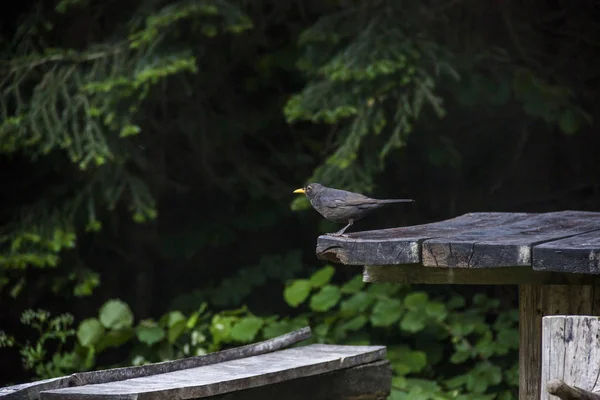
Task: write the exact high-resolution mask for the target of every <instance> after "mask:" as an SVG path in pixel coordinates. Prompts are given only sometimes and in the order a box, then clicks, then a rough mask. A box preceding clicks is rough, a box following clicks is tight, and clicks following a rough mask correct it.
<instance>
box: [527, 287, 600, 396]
mask: <svg viewBox="0 0 600 400" xmlns="http://www.w3.org/2000/svg"><path fill="white" fill-rule="evenodd" d="M519 296H520V299H519V331H520V349H519V371H520V374H519V380H520V384H519V400H539V399H540V396H541V393H542V388H543V387H545V383H544V385H543V386H542V382H541V379H542V375H541V369H542V318H543V317H544V316H548V315H595V314H598V313H600V287H599V286H597V285H572V286H566V285H563V286H556V285H521V286H519Z"/></svg>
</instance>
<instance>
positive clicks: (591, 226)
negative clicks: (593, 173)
mask: <svg viewBox="0 0 600 400" xmlns="http://www.w3.org/2000/svg"><path fill="white" fill-rule="evenodd" d="M584 235H585V236H584ZM579 236H582V237H583V239H584V240H585V241H586V243H588V245H587V246H586V247H585V249H583V250H582V251H583V252H587V253H586V254H587V257H588V258H587V259H588V260H589V257H590V254H593V255H594V257H596V256H595V255H596V254H600V213H596V212H586V211H561V212H552V213H544V214H523V213H471V214H466V215H463V216H460V217H457V218H454V219H450V220H447V221H441V222H436V223H432V224H425V225H418V226H408V227H403V228H393V229H385V230H379V231H367V232H356V233H350V234H348V235H347V237H346V236H342V237H335V236H327V235H324V236H320V237H319V240H318V243H317V257H319V258H321V259H325V260H329V261H332V262H337V263H342V264H348V265H402V264H422V265H424V266H427V267H441V268H448V267H454V268H492V267H532V268H534V269H535V268H537V267H539V268H540V269H543V270H546V271H556V272H579V273H599V274H600V268H597V266H598V261H596V259H595V258H594V262H595V264H594V268H589V263H588V264H586V265H588V267H587V268H581V267H572V266H571V265H570V264H569V263H568V258H567V259H565V258H564V257H563V258H560V257H554V258H552V257H549V256H548V251H551V252H553V254H557V250H558V251H560V248H557V247H554V248H552V247H549V246H551V244H552V243H553V242H555V241H563V243H565V244H568V243H577V240H578V237H579ZM566 238H570V239H569V240H564V239H566ZM538 246H542V247H540V248H541V249H546V250H543V251H542V252H541V253H540V252H537V251H536V250H535V249H536V248H537V247H538ZM549 249H551V250H549ZM544 251H545V252H546V253H544ZM580 253H581V252H580ZM581 254H583V253H581ZM540 255H543V257H544V258H543V259H540V261H539V262H538V261H537V258H536V256H538V257H539V256H540ZM580 258H581V257H580ZM597 258H598V259H599V260H600V256H598V257H597ZM576 264H577V263H576Z"/></svg>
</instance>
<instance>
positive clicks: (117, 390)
mask: <svg viewBox="0 0 600 400" xmlns="http://www.w3.org/2000/svg"><path fill="white" fill-rule="evenodd" d="M385 352H386V351H385V347H384V346H337V345H323V344H313V345H309V346H303V347H298V348H292V349H286V350H280V351H277V352H273V353H267V354H261V355H257V356H252V357H247V358H241V359H237V360H231V361H225V362H221V363H218V364H212V365H205V366H201V367H196V368H190V369H185V370H181V371H176V372H168V373H165V374H160V375H153V376H147V377H141V378H134V379H127V380H124V381H118V382H110V383H102V384H93V385H86V386H79V387H72V388H65V389H57V390H50V391H45V392H42V393H41V394H40V399H41V400H54V399H64V400H67V399H69V400H76V399H81V400H83V399H86V400H92V399H120V400H123V399H132V400H134V399H136V400H159V399H160V400H163V399H179V400H183V399H193V398H204V397H209V396H214V395H217V394H222V393H228V392H233V391H237V390H244V389H249V388H253V387H258V386H264V385H269V384H274V383H278V382H283V381H286V380H289V379H297V378H304V377H307V376H314V375H318V374H323V373H327V372H331V371H336V370H340V369H343V368H350V367H354V366H357V365H361V364H368V363H372V362H375V361H379V360H382V359H384V358H385Z"/></svg>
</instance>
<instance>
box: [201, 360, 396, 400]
mask: <svg viewBox="0 0 600 400" xmlns="http://www.w3.org/2000/svg"><path fill="white" fill-rule="evenodd" d="M391 389H392V369H391V368H390V363H389V361H376V362H374V363H370V364H365V365H359V366H358V367H353V368H346V369H342V370H339V371H334V372H329V373H326V374H322V375H315V376H311V377H307V378H300V379H292V380H289V381H285V382H279V383H275V384H272V385H266V386H261V387H257V388H252V389H246V390H240V391H237V392H232V393H227V394H222V395H217V396H214V397H210V400H242V399H243V400H266V399H285V400H306V399H310V400H331V399H335V400H385V399H387V398H388V396H389V394H390V391H391Z"/></svg>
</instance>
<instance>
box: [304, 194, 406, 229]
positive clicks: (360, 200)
mask: <svg viewBox="0 0 600 400" xmlns="http://www.w3.org/2000/svg"><path fill="white" fill-rule="evenodd" d="M294 193H304V194H306V197H308V200H310V204H311V205H312V206H313V208H314V209H315V210H317V211H318V213H319V214H321V215H322V216H324V217H325V218H326V219H328V220H330V221H333V222H337V223H340V224H342V223H343V224H348V225H346V226H345V227H343V228H342V229H340V230H339V231H337V232H336V233H332V234H330V235H332V236H341V235H343V234H344V232H345V231H346V229H348V228H349V227H350V226H352V224H353V223H354V222H355V221H358V220H359V219H361V218H363V217H365V216H366V215H367V214H370V213H371V212H372V211H374V210H376V209H378V208H380V207H383V206H384V205H385V204H389V203H412V202H414V200H412V199H390V200H379V199H372V198H370V197H367V196H365V195H363V194H360V193H353V192H348V191H346V190H339V189H333V188H328V187H326V186H323V185H321V184H319V183H309V184H307V185H306V186H305V187H303V188H302V189H296V190H294Z"/></svg>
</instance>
